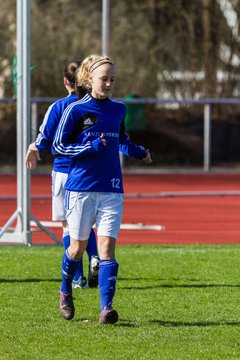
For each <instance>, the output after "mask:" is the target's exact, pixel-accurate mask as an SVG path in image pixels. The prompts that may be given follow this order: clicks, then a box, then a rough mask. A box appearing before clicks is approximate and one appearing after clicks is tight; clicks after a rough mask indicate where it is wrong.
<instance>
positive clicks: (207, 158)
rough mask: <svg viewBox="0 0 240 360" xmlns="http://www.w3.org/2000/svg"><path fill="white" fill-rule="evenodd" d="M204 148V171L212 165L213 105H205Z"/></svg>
mask: <svg viewBox="0 0 240 360" xmlns="http://www.w3.org/2000/svg"><path fill="white" fill-rule="evenodd" d="M203 140H204V149H203V157H204V159H203V167H204V171H209V170H210V165H211V105H210V104H205V105H204V134H203Z"/></svg>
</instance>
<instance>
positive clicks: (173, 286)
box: [119, 284, 240, 290]
mask: <svg viewBox="0 0 240 360" xmlns="http://www.w3.org/2000/svg"><path fill="white" fill-rule="evenodd" d="M177 288H180V289H181V288H183V289H207V288H240V285H234V284H233V285H231V284H162V285H157V284H156V285H151V286H150V285H147V286H123V287H119V289H121V290H151V289H177Z"/></svg>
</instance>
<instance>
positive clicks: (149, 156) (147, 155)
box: [142, 149, 153, 164]
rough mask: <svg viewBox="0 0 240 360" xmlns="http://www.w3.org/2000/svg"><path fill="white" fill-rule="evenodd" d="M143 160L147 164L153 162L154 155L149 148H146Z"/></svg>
mask: <svg viewBox="0 0 240 360" xmlns="http://www.w3.org/2000/svg"><path fill="white" fill-rule="evenodd" d="M142 161H143V162H144V163H145V164H151V163H152V161H153V160H152V155H151V153H150V150H149V149H147V150H146V157H145V158H143V159H142Z"/></svg>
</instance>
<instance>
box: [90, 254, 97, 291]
mask: <svg viewBox="0 0 240 360" xmlns="http://www.w3.org/2000/svg"><path fill="white" fill-rule="evenodd" d="M98 273H99V258H98V257H97V256H91V260H90V263H89V269H88V286H89V287H90V288H94V287H97V286H98Z"/></svg>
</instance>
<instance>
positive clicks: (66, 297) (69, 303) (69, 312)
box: [60, 290, 75, 320]
mask: <svg viewBox="0 0 240 360" xmlns="http://www.w3.org/2000/svg"><path fill="white" fill-rule="evenodd" d="M74 313H75V308H74V304H73V298H72V293H71V292H70V293H64V292H62V291H61V290H60V314H61V315H62V317H64V319H66V320H71V319H73V317H74Z"/></svg>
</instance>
